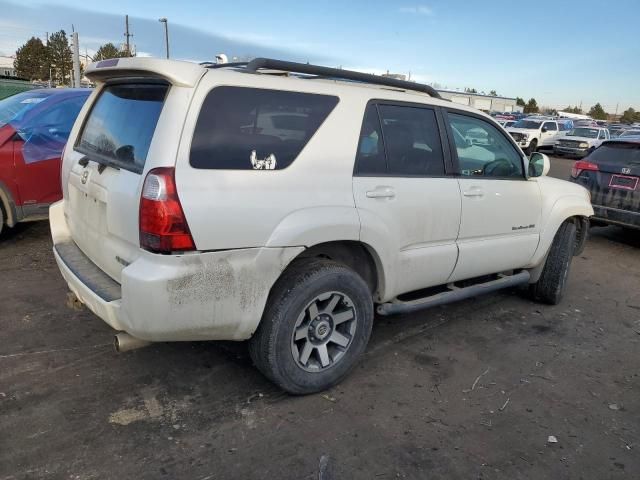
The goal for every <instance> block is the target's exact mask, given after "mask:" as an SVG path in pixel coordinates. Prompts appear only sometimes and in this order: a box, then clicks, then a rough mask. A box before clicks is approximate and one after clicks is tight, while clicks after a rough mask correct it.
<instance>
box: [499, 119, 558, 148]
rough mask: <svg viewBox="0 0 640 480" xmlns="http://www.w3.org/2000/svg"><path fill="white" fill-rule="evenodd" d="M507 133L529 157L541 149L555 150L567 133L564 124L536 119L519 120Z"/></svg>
mask: <svg viewBox="0 0 640 480" xmlns="http://www.w3.org/2000/svg"><path fill="white" fill-rule="evenodd" d="M507 131H508V132H509V133H510V134H511V136H512V137H513V138H514V140H515V141H516V143H517V144H518V145H519V146H520V147H521V148H522V149H523V150H524V151H525V152H526V153H527V154H528V155H530V154H531V153H533V152H535V151H536V150H537V149H539V148H551V149H553V147H554V145H555V144H556V141H557V140H558V138H559V137H562V136H564V135H566V133H567V129H566V126H565V123H564V122H557V121H555V120H546V119H544V118H535V117H528V118H523V119H522V120H518V121H517V122H516V123H514V124H513V125H512V126H511V127H509V128H507Z"/></svg>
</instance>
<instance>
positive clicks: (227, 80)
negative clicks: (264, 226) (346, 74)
mask: <svg viewBox="0 0 640 480" xmlns="http://www.w3.org/2000/svg"><path fill="white" fill-rule="evenodd" d="M283 63H287V62H283ZM246 66H247V65H246V64H231V63H230V64H222V65H212V66H211V67H212V68H207V67H206V66H203V65H199V64H196V63H193V62H185V61H179V60H167V59H159V58H147V57H132V58H118V59H110V60H103V61H100V62H97V63H92V64H91V65H89V66H88V67H87V70H86V76H87V77H88V78H89V79H90V80H92V81H94V82H96V83H102V82H105V81H108V80H110V79H113V78H136V77H137V78H140V77H144V76H153V77H156V78H157V77H160V78H163V79H164V80H166V81H168V82H169V83H171V84H172V85H175V86H183V87H195V86H196V85H197V84H198V83H199V82H200V80H201V79H202V78H203V77H205V75H206V76H207V77H209V76H211V77H216V78H219V79H220V83H221V84H226V85H238V86H244V87H252V86H253V87H257V88H274V89H280V88H282V89H283V90H295V91H301V92H309V93H320V94H330V95H336V94H350V93H354V94H356V93H357V94H360V95H362V96H364V97H368V98H369V99H380V100H395V101H405V102H413V103H422V104H427V105H436V106H447V107H451V108H455V109H457V110H461V111H468V112H471V113H474V114H476V115H482V116H484V117H486V118H490V119H491V120H493V121H495V120H494V119H493V118H492V117H490V116H489V115H487V114H485V113H483V112H481V111H480V110H477V109H475V108H472V107H469V106H465V105H460V104H454V103H451V102H450V101H449V100H444V99H440V98H436V97H432V96H430V95H429V94H427V93H424V92H422V91H417V90H411V89H409V88H406V89H403V88H401V87H393V86H383V85H378V84H374V83H367V82H358V81H349V80H344V79H341V78H332V77H323V76H309V75H298V74H291V73H288V72H286V71H282V70H266V71H265V70H261V71H260V72H251V71H248V70H247V69H246V68H245V67H246ZM415 85H416V87H419V86H420V85H419V84H415Z"/></svg>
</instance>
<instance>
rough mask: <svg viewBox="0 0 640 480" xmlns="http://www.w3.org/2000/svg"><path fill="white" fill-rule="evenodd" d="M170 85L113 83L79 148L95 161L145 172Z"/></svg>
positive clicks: (91, 117)
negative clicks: (150, 146)
mask: <svg viewBox="0 0 640 480" xmlns="http://www.w3.org/2000/svg"><path fill="white" fill-rule="evenodd" d="M168 88H169V87H168V86H167V85H164V84H133V83H127V84H120V85H110V86H107V87H105V89H104V90H103V91H102V92H101V93H100V96H99V97H98V99H97V100H96V102H95V103H94V105H93V107H92V109H91V112H90V113H89V116H88V118H87V121H86V122H85V124H84V127H83V129H82V133H81V134H80V138H79V140H78V143H77V144H76V150H77V151H79V152H80V153H84V154H85V155H87V156H88V157H89V158H90V159H91V160H95V161H97V162H99V163H106V164H109V165H113V166H115V167H118V168H124V169H126V170H131V171H133V172H137V173H141V172H142V169H143V168H144V164H145V161H146V160H147V153H148V151H149V145H150V144H151V139H152V138H153V133H154V132H155V129H156V124H157V123H158V117H159V116H160V112H161V110H162V105H163V104H164V99H165V96H166V94H167V90H168Z"/></svg>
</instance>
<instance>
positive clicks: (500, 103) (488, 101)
mask: <svg viewBox="0 0 640 480" xmlns="http://www.w3.org/2000/svg"><path fill="white" fill-rule="evenodd" d="M438 93H440V95H441V96H442V98H446V99H447V100H451V101H452V102H454V103H459V104H461V105H468V106H470V107H473V108H477V109H478V110H484V111H486V112H522V110H523V107H521V106H520V105H516V99H515V98H509V97H500V96H495V97H494V96H492V95H482V94H480V93H469V92H461V91H459V90H438Z"/></svg>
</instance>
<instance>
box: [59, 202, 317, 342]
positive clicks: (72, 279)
mask: <svg viewBox="0 0 640 480" xmlns="http://www.w3.org/2000/svg"><path fill="white" fill-rule="evenodd" d="M49 218H50V223H51V231H52V236H53V241H54V255H55V257H56V262H57V263H58V267H59V268H60V272H61V273H62V276H63V277H64V279H65V280H66V282H67V284H68V285H69V288H70V289H71V290H72V291H73V292H74V293H75V294H76V296H77V297H78V298H79V299H80V301H81V302H83V303H84V304H85V305H86V306H87V307H88V308H89V309H90V310H91V311H92V312H93V313H95V314H96V315H97V316H98V317H100V318H101V319H103V320H104V321H105V322H106V323H107V324H109V325H110V326H111V327H112V328H114V329H115V330H122V331H126V332H128V333H130V334H131V335H133V336H135V337H138V338H140V339H143V340H149V341H180V340H245V339H247V338H249V337H251V335H252V334H253V332H254V331H255V330H256V328H257V327H258V323H259V322H260V319H261V317H262V312H263V310H264V307H265V305H266V301H267V296H268V294H269V291H270V290H271V287H272V286H273V284H274V283H275V281H276V280H277V279H278V277H279V276H280V273H281V272H282V271H283V270H284V268H285V267H286V266H287V265H288V263H289V262H290V261H291V260H292V259H293V258H295V256H297V255H298V254H299V253H300V252H302V251H303V250H304V248H303V247H289V248H249V249H241V250H226V251H218V252H206V253H193V254H188V255H155V254H152V253H149V252H145V251H142V252H141V254H140V256H139V257H138V258H137V259H136V260H135V261H133V262H132V263H131V264H129V265H128V266H127V267H125V268H124V269H123V270H122V272H121V283H117V282H115V280H113V279H111V278H110V277H108V276H107V275H106V274H105V273H104V272H103V271H102V270H100V269H99V268H98V267H97V266H96V265H95V264H94V263H93V262H91V260H90V259H89V258H88V257H86V256H85V255H84V254H83V253H82V252H81V251H80V249H79V248H78V246H77V245H76V244H75V243H74V242H73V239H72V238H71V236H70V234H69V231H68V229H67V226H66V219H65V217H64V205H63V202H58V203H56V204H54V205H52V207H51V211H50V217H49Z"/></svg>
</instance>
